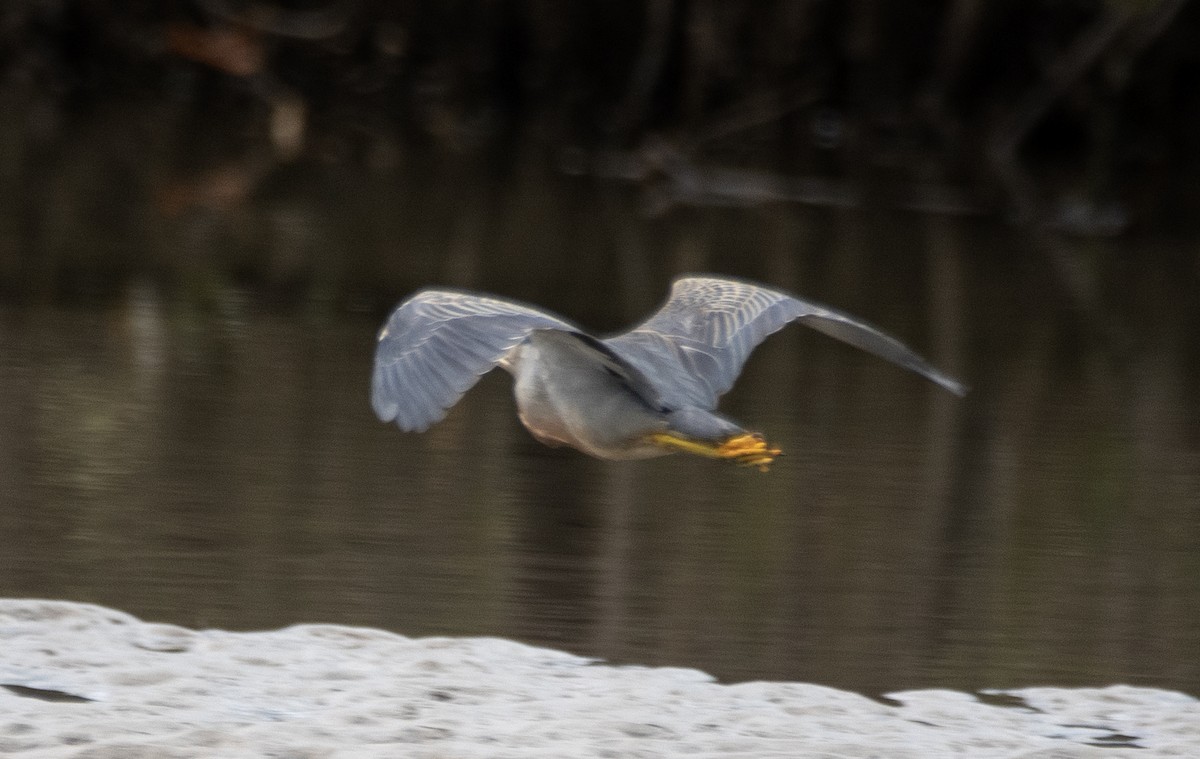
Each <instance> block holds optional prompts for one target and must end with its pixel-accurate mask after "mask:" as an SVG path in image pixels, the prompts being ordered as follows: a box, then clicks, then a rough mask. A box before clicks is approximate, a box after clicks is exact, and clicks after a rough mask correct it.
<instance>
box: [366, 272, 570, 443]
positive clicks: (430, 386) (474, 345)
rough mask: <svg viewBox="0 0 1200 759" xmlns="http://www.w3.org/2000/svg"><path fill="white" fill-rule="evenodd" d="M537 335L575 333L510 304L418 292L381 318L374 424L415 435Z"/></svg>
mask: <svg viewBox="0 0 1200 759" xmlns="http://www.w3.org/2000/svg"><path fill="white" fill-rule="evenodd" d="M538 329H564V330H571V331H575V330H576V328H575V327H574V326H573V325H571V324H568V323H567V322H565V321H563V320H562V319H560V318H558V317H557V316H554V315H553V314H549V313H546V312H545V311H541V310H538V309H536V308H533V307H532V306H527V305H524V304H522V303H517V302H514V301H508V300H501V299H499V298H487V297H483V296H479V295H473V294H471V293H466V292H456V291H453V290H423V291H421V292H419V293H417V294H416V295H413V296H412V297H411V298H409V299H408V300H406V301H404V302H403V303H401V304H400V306H399V307H398V308H397V309H396V310H395V311H394V312H393V313H392V315H391V316H390V317H389V318H388V320H387V324H385V325H384V327H383V329H381V330H380V331H379V343H378V345H377V346H376V347H375V371H374V374H373V375H372V377H371V405H372V406H373V407H374V408H375V415H376V416H378V417H379V418H380V420H382V421H385V422H389V421H393V420H394V421H395V422H396V424H397V425H398V426H399V427H400V429H402V430H405V431H406V432H422V431H424V430H426V429H429V427H430V426H432V425H433V424H434V423H435V422H437V421H439V420H441V419H442V418H443V417H445V416H446V410H447V409H449V408H450V407H451V406H453V405H454V404H455V403H457V402H458V399H459V398H461V397H462V395H463V393H465V392H467V390H469V389H470V388H471V386H472V385H474V384H475V383H476V382H478V381H479V378H480V377H481V376H483V375H484V374H486V373H487V372H488V371H490V370H491V369H492V368H493V367H495V366H496V365H498V364H499V363H500V362H501V361H502V360H503V359H504V357H505V355H507V354H508V352H509V351H510V350H512V349H513V347H514V346H516V345H518V344H520V343H521V342H522V341H524V340H525V338H527V337H528V336H529V333H530V332H533V331H534V330H538Z"/></svg>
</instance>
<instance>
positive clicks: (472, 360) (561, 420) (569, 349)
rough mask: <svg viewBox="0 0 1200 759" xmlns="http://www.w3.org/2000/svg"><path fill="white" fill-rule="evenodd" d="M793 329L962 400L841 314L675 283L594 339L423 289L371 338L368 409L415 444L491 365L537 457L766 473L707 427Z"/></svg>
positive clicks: (739, 289) (736, 434)
mask: <svg viewBox="0 0 1200 759" xmlns="http://www.w3.org/2000/svg"><path fill="white" fill-rule="evenodd" d="M793 321H796V322H800V323H801V324H804V325H805V326H808V327H812V328H813V329H815V330H817V331H819V332H824V333H825V334H827V335H830V336H832V337H835V338H837V339H839V340H842V341H844V342H846V343H849V344H850V345H853V346H856V347H858V348H862V349H863V350H865V351H868V352H870V353H873V354H875V355H876V356H879V357H880V358H884V359H887V360H888V361H891V362H892V363H894V364H897V365H899V366H902V367H904V368H905V369H909V370H911V371H913V372H916V373H917V374H920V375H921V376H923V377H925V378H926V379H928V380H930V381H932V382H934V383H936V384H937V385H940V386H941V387H943V388H945V389H946V390H949V391H950V392H952V393H954V394H956V395H963V394H964V393H965V389H964V387H963V386H962V385H961V384H960V383H959V382H958V381H956V380H954V379H952V378H950V377H948V376H946V375H945V374H942V373H941V372H939V371H938V370H937V369H934V368H933V367H932V366H930V365H929V363H927V362H926V361H925V360H924V359H923V358H921V357H920V356H918V355H917V354H916V353H914V352H913V351H912V350H910V349H909V348H908V347H906V346H905V345H904V344H903V343H901V342H900V341H898V340H896V339H895V338H892V337H889V336H888V335H885V334H884V333H882V332H880V331H879V330H877V329H875V328H874V327H872V326H870V325H869V324H866V323H864V322H862V321H860V320H858V319H856V318H854V317H852V316H850V315H848V314H845V313H842V312H840V311H837V310H835V309H833V308H830V307H828V306H823V305H820V304H817V303H813V302H811V301H806V300H802V299H800V298H796V297H794V296H791V295H788V294H787V293H784V292H781V291H779V290H774V289H771V288H768V287H763V286H761V285H756V284H752V283H749V282H742V281H739V280H734V279H727V278H722V277H712V276H684V277H680V278H678V279H676V280H675V282H674V284H673V285H672V287H671V295H670V297H669V298H668V299H667V302H666V303H665V304H663V306H662V307H661V308H659V310H658V311H657V312H655V313H654V314H653V315H651V316H650V318H648V319H647V320H646V321H644V322H642V323H641V324H639V325H637V326H636V327H634V328H633V329H631V330H629V331H628V332H625V333H623V334H619V335H615V336H613V337H609V338H604V339H600V338H597V337H593V336H592V335H590V334H588V333H587V332H585V331H584V330H582V329H581V328H579V327H578V326H576V325H574V324H572V323H570V322H568V321H566V320H564V319H562V318H561V317H559V316H556V315H555V314H552V313H549V312H547V311H545V310H543V309H540V308H537V307H534V306H530V305H526V304H524V303H519V302H516V301H512V300H507V299H503V298H498V297H493V296H490V295H482V294H477V293H471V292H462V291H456V290H442V289H426V290H421V291H419V292H417V293H416V294H414V295H413V296H412V297H410V298H408V299H407V300H405V301H403V302H402V303H401V304H400V305H399V306H398V307H397V308H396V310H395V311H394V312H393V313H392V315H391V316H390V317H389V318H388V320H387V323H386V324H385V325H384V327H383V329H381V330H380V331H379V340H378V344H377V345H376V348H375V369H374V373H373V376H372V378H371V404H372V406H373V407H374V409H375V414H376V415H377V416H378V417H379V418H380V420H381V421H385V422H395V423H396V425H397V426H399V427H400V429H402V430H404V431H406V432H423V431H424V430H427V429H428V428H429V427H430V426H432V425H433V424H435V423H436V422H438V421H440V420H441V419H442V418H444V417H445V416H446V412H447V411H448V410H449V409H450V407H451V406H453V405H454V404H455V403H457V402H458V399H459V398H461V397H462V395H463V393H465V392H466V391H467V390H469V389H470V388H471V386H472V385H474V384H475V383H476V382H477V381H478V380H479V378H480V377H481V376H483V375H484V374H485V373H487V372H488V371H490V370H491V369H493V368H495V367H496V366H499V367H501V368H503V369H506V370H507V371H508V372H509V373H510V374H511V375H512V376H513V380H514V385H513V391H514V395H515V396H516V403H517V414H518V416H519V417H520V419H521V423H522V424H524V425H525V427H526V428H527V429H528V430H529V432H530V433H532V434H533V436H534V437H535V438H537V439H538V440H539V441H541V442H542V443H545V444H547V445H551V446H570V447H572V448H576V449H578V450H580V451H583V452H584V453H587V454H590V455H592V456H596V457H598V458H602V459H615V460H620V459H641V458H650V457H653V456H662V455H665V454H668V453H674V452H684V453H691V454H696V455H700V456H707V457H710V458H716V459H723V460H727V461H731V462H733V463H736V464H740V465H743V466H752V467H757V468H758V469H760V470H762V471H766V470H767V468H768V466H769V465H770V464H771V462H772V461H774V460H775V457H776V456H778V455H779V454H780V451H779V449H778V448H772V447H771V446H770V445H768V444H767V442H766V441H765V440H764V438H763V436H762V435H761V434H759V433H757V432H751V431H748V430H746V429H745V428H743V427H742V426H741V425H739V424H737V423H735V422H733V421H732V420H730V419H728V418H726V417H724V416H722V415H720V414H718V413H717V412H716V408H717V399H718V398H720V397H721V395H723V394H724V393H725V392H727V391H728V390H729V389H730V388H731V387H733V383H734V381H735V380H736V379H737V377H738V374H740V373H741V371H742V366H743V365H744V364H745V363H746V359H747V358H748V357H749V356H750V352H751V351H753V350H754V348H755V347H757V346H758V345H759V343H761V342H762V341H763V340H765V339H766V338H767V337H768V336H769V335H771V334H772V333H774V332H776V331H778V330H780V329H782V328H783V327H784V326H786V325H787V324H789V323H791V322H793Z"/></svg>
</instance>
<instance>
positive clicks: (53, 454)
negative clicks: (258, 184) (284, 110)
mask: <svg viewBox="0 0 1200 759" xmlns="http://www.w3.org/2000/svg"><path fill="white" fill-rule="evenodd" d="M938 255H939V254H938V253H937V251H936V250H934V252H933V253H931V256H934V257H935V258H936V256H938ZM941 255H943V256H948V257H949V261H943V264H945V265H944V266H941V267H939V266H932V267H931V272H932V273H931V274H930V277H931V278H932V279H934V280H937V279H938V277H941V278H943V279H942V280H941V281H934V282H933V283H932V284H929V285H928V288H929V289H928V292H930V293H933V298H931V299H930V300H931V301H936V300H937V299H938V298H940V299H942V302H931V303H930V304H929V305H928V306H914V305H913V303H912V300H911V298H910V297H908V296H907V295H905V294H897V293H895V292H893V288H892V285H893V284H895V282H894V281H893V280H889V279H888V278H887V277H879V276H870V277H861V278H860V277H857V276H854V277H850V276H847V278H846V280H845V281H846V282H851V283H858V282H874V283H875V286H874V287H873V288H872V289H871V290H870V291H867V292H864V290H862V289H861V287H862V286H861V285H852V286H850V287H849V288H848V289H845V290H843V291H842V296H843V297H839V298H835V299H834V300H836V301H837V302H839V303H841V304H843V305H845V306H847V307H849V308H855V306H856V305H859V304H861V303H862V302H870V300H871V298H877V299H878V300H877V301H875V306H874V310H873V312H869V316H870V317H871V318H872V319H874V320H876V321H878V322H880V323H883V324H885V325H886V326H887V327H889V328H890V329H893V330H894V331H896V332H897V334H900V335H901V336H903V337H905V338H910V339H911V337H912V336H914V335H920V334H921V332H922V330H921V329H919V328H916V327H914V325H912V324H909V323H907V322H906V321H905V316H904V315H905V314H907V318H908V319H919V318H921V316H920V315H921V314H922V313H924V312H925V311H924V309H925V308H928V309H930V310H931V311H933V312H940V313H945V312H946V311H947V310H950V311H954V312H957V313H960V314H966V316H965V317H964V318H962V319H961V320H958V321H954V322H946V321H942V322H937V320H932V319H931V320H930V321H931V324H932V326H931V327H929V328H928V331H927V332H928V335H929V337H928V339H926V340H920V339H917V340H914V343H915V344H918V345H920V346H921V347H922V348H925V349H927V352H928V353H929V354H930V355H931V356H933V357H934V358H935V359H937V360H938V361H939V362H940V363H942V364H943V365H948V366H949V368H951V369H953V370H955V371H959V372H961V373H962V374H963V375H964V376H966V377H967V378H968V379H969V380H970V382H971V383H972V384H973V385H974V392H973V393H972V394H971V395H969V396H968V397H967V398H966V399H965V400H963V401H958V400H956V399H954V398H953V397H950V396H949V395H947V394H944V393H940V392H938V391H937V390H936V388H932V387H928V386H927V383H925V382H923V381H921V380H920V379H919V378H917V377H913V376H909V375H907V374H905V373H903V372H901V371H900V370H897V369H895V368H893V367H890V366H888V365H886V364H885V363H884V362H881V361H878V360H875V359H872V358H870V357H868V356H865V355H861V354H858V353H857V352H854V351H852V350H849V349H847V348H845V347H843V346H840V345H837V344H834V343H833V341H829V340H827V339H825V338H821V337H820V336H816V335H810V334H807V333H805V332H804V331H803V330H800V329H793V330H792V331H789V332H787V333H784V334H781V335H780V336H778V337H777V338H776V339H775V340H773V341H771V342H769V343H768V344H767V345H766V346H764V348H763V349H762V350H761V351H760V352H759V353H758V354H756V355H755V357H754V358H753V359H752V360H751V362H750V363H749V365H748V366H747V371H746V373H745V374H744V375H743V378H742V381H741V382H740V383H739V385H738V387H737V389H736V390H735V392H734V393H732V394H731V395H730V396H729V397H728V399H727V400H728V402H727V404H726V405H725V410H726V411H728V412H729V413H730V414H731V415H733V416H734V417H736V418H739V419H741V420H743V421H745V422H746V423H748V424H750V425H752V426H753V427H755V428H759V429H762V430H764V431H766V432H767V433H768V434H769V436H770V438H771V439H772V440H777V441H778V442H779V443H780V444H781V445H782V446H783V447H784V449H785V451H786V453H788V454H789V456H788V458H785V459H783V460H781V461H780V462H778V464H777V465H776V466H775V467H774V468H773V470H772V472H771V473H770V474H769V475H760V474H758V473H757V472H751V471H743V470H739V469H734V468H731V467H722V466H715V465H714V464H713V463H712V462H708V461H701V460H692V459H684V458H670V459H663V460H655V461H648V462H636V463H630V464H611V463H605V462H599V461H594V460H591V459H588V458H585V457H582V456H581V455H579V454H577V453H574V452H571V451H556V450H551V449H547V448H545V447H543V446H540V445H538V444H537V443H535V442H533V441H532V440H531V439H530V438H529V437H528V435H527V434H526V433H525V432H524V430H523V429H522V428H521V427H520V426H519V424H518V422H517V421H516V419H515V417H514V414H513V406H512V401H511V398H510V397H509V393H510V390H509V386H508V381H507V377H505V376H503V375H502V374H499V373H497V374H496V375H495V376H489V377H487V378H485V380H484V381H483V382H482V383H481V385H480V386H479V387H477V388H476V390H474V391H473V392H472V393H470V394H469V395H468V396H467V397H466V398H465V400H464V401H463V403H462V404H461V405H460V406H458V407H456V408H455V409H454V410H453V412H452V413H451V415H450V417H449V418H448V419H447V420H446V421H445V422H444V423H443V424H441V425H439V426H437V427H435V428H434V429H433V430H431V431H430V432H429V433H427V434H425V435H421V436H409V435H403V434H401V433H399V432H397V431H396V430H394V429H391V428H389V427H386V426H384V425H381V424H379V423H378V422H376V420H375V419H374V417H373V416H372V415H371V413H370V408H369V404H368V403H367V398H366V393H367V378H368V373H369V369H370V359H371V351H372V347H373V346H372V340H371V337H372V334H373V331H374V328H375V326H376V324H375V319H374V318H370V319H368V318H365V317H364V318H362V319H350V318H347V319H344V320H334V321H326V322H320V323H306V322H304V321H303V320H302V319H299V318H291V317H283V316H275V315H259V314H254V313H252V312H250V311H248V310H246V309H244V308H235V309H233V310H232V311H231V312H230V313H227V314H225V315H223V316H220V317H214V318H198V317H195V316H192V315H189V313H188V312H176V311H173V310H171V309H168V308H165V307H162V306H160V305H158V304H156V303H155V302H154V300H153V298H152V297H151V296H149V295H146V294H145V293H142V294H140V295H139V294H135V296H134V297H131V298H130V299H129V300H128V302H127V303H126V304H125V305H124V306H122V307H120V308H116V309H110V310H104V311H87V310H76V311H71V310H55V309H41V310H26V311H19V312H7V313H5V314H4V315H3V318H2V319H0V330H2V332H0V337H2V341H3V342H2V344H3V351H2V352H0V390H2V391H3V393H4V395H5V397H6V398H7V399H8V403H6V404H4V407H3V409H2V410H0V471H3V472H4V481H3V485H2V491H0V497H2V498H3V504H4V507H3V508H2V509H0V534H2V535H3V542H4V544H5V545H6V550H5V551H4V552H3V553H2V554H0V595H5V596H47V597H54V598H67V599H73V600H84V601H93V602H97V603H102V604H105V605H109V606H115V607H119V608H122V609H126V610H128V611H131V612H133V613H135V614H138V615H141V616H144V617H147V618H150V619H155V620H165V621H173V622H178V623H182V624H187V625H199V626H219V627H227V628H234V629H250V628H264V627H276V626H280V625H285V624H289V623H292V622H299V621H328V622H341V623H351V624H366V625H377V626H381V627H385V628H388V629H392V630H396V631H399V632H403V633H406V634H410V635H430V634H452V635H501V636H508V637H515V638H519V639H523V640H527V641H531V642H536V643H545V644H550V645H554V646H559V647H563V648H567V649H569V650H572V651H575V652H578V653H582V654H586V655H593V656H599V657H604V658H608V659H613V660H617V661H630V662H639V663H646V664H673V665H683V666H696V667H701V668H703V669H706V670H709V671H711V672H713V673H715V674H717V675H719V676H721V677H723V678H727V679H749V678H770V679H797V680H806V681H813V682H819V683H827V684H832V685H836V686H841V687H846V688H852V689H856V690H861V691H868V692H876V691H883V690H891V689H897V688H909V687H923V686H949V687H957V688H980V687H1007V686H1019V685H1029V684H1040V683H1053V684H1060V685H1071V684H1099V683H1107V682H1112V681H1121V682H1132V683H1140V684H1153V685H1158V686H1164V687H1176V688H1182V689H1184V690H1188V691H1190V692H1193V693H1197V692H1200V664H1198V663H1197V662H1196V659H1195V657H1194V656H1193V655H1192V654H1193V652H1194V651H1196V650H1200V627H1198V626H1197V624H1196V620H1197V619H1200V554H1198V553H1197V552H1196V551H1195V546H1196V545H1197V544H1200V513H1198V512H1197V511H1196V507H1197V501H1196V494H1197V493H1200V434H1198V430H1197V425H1196V421H1195V420H1196V415H1195V411H1196V409H1195V400H1194V399H1195V389H1196V388H1195V373H1194V372H1193V371H1191V370H1190V369H1189V367H1190V366H1191V362H1192V361H1194V357H1193V354H1192V351H1191V349H1189V348H1188V347H1187V346H1188V345H1190V341H1189V340H1188V339H1186V336H1184V335H1180V334H1178V333H1177V332H1171V331H1169V330H1168V329H1166V328H1165V327H1164V326H1163V320H1166V319H1168V318H1170V317H1172V316H1173V315H1174V314H1173V313H1172V312H1170V311H1169V309H1168V310H1165V311H1162V312H1161V313H1159V312H1156V311H1155V310H1154V309H1153V308H1151V309H1149V310H1148V311H1143V312H1136V311H1135V312H1133V313H1134V315H1135V316H1137V314H1138V313H1141V316H1140V317H1138V318H1139V319H1141V321H1140V322H1139V321H1136V320H1135V322H1134V326H1135V327H1136V328H1137V329H1138V331H1139V333H1142V334H1147V335H1150V336H1151V337H1150V338H1148V339H1149V340H1151V341H1152V343H1153V344H1152V345H1151V346H1148V347H1145V348H1144V349H1142V350H1140V351H1138V352H1137V353H1135V354H1133V355H1132V356H1131V357H1130V358H1129V361H1128V363H1127V364H1114V363H1113V362H1112V361H1111V360H1110V358H1109V357H1108V356H1106V355H1105V354H1104V352H1103V350H1102V349H1101V347H1099V346H1098V345H1097V346H1096V347H1089V346H1091V345H1092V344H1091V343H1082V346H1083V347H1079V346H1080V345H1081V343H1079V342H1078V341H1070V340H1064V338H1063V334H1064V329H1065V328H1064V327H1063V326H1062V325H1063V324H1064V323H1068V322H1069V321H1070V318H1071V317H1070V316H1069V315H1064V314H1054V313H1048V312H1042V311H1038V310H1037V309H1033V310H1032V311H1031V309H1030V306H1029V303H1030V301H1031V300H1033V299H1032V298H1031V296H1030V295H1029V294H1028V291H1027V290H1023V289H1022V288H1020V287H1017V288H1013V287H1010V286H1008V285H1005V286H998V285H995V284H992V283H994V282H997V281H999V280H997V279H996V278H993V277H991V276H989V272H988V267H989V266H991V267H996V266H1005V265H1006V264H1004V263H1003V262H997V261H996V260H993V261H992V262H991V263H982V264H979V263H977V264H972V265H971V266H970V267H968V266H967V264H966V263H964V259H962V258H961V257H956V256H953V255H951V254H949V253H944V252H943V254H941ZM861 265H862V267H865V268H872V267H878V266H881V265H882V266H884V267H887V266H890V265H892V264H887V263H884V264H880V263H879V262H878V261H876V260H874V259H868V260H865V261H862V262H861ZM955 267H958V268H955ZM860 273H861V272H860ZM946 278H948V280H947V279H946ZM1005 281H1006V282H1010V281H1017V282H1022V280H1021V279H1020V278H1019V277H1018V278H1016V279H1015V280H1005ZM1024 283H1025V284H1028V280H1024ZM1035 286H1036V285H1030V287H1035ZM856 293H857V294H858V298H857V300H858V301H859V302H858V303H855V302H853V301H855V300H856V297H855V294H856ZM864 294H865V296H866V298H865V300H864V299H863V295H864ZM826 297H827V296H826ZM544 300H548V299H544ZM918 300H920V299H918ZM966 304H970V307H969V308H968V307H966ZM590 308H592V309H603V308H604V307H603V305H596V304H593V305H592V306H590ZM609 308H610V310H611V311H612V312H611V313H608V315H607V316H606V317H605V318H607V319H609V320H610V321H611V323H614V324H616V323H620V321H621V318H622V314H623V312H624V306H622V305H621V304H610V306H609ZM1031 314H1032V316H1031ZM1156 314H1157V315H1156ZM1034 317H1036V318H1034Z"/></svg>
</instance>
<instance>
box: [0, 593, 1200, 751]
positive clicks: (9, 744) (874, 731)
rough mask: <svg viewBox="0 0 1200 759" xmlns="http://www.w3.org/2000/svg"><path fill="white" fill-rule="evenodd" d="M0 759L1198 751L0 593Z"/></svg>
mask: <svg viewBox="0 0 1200 759" xmlns="http://www.w3.org/2000/svg"><path fill="white" fill-rule="evenodd" d="M0 684H2V685H3V686H4V687H3V688H0V753H3V754H12V755H14V756H20V757H25V758H27V759H35V758H36V759H43V758H46V759H49V758H50V757H77V758H78V759H117V758H118V757H120V758H121V759H129V758H130V757H170V758H172V759H183V758H184V757H208V756H221V757H242V756H245V757H249V756H273V757H285V756H286V757H292V758H295V759H301V758H305V759H318V758H324V757H385V756H401V755H402V756H406V757H429V758H430V759H432V758H433V757H457V758H459V759H464V758H470V757H513V758H514V759H516V758H517V757H521V758H522V759H524V758H525V757H539V756H545V757H551V756H555V757H558V756H572V757H643V756H645V757H650V756H654V757H658V756H667V757H669V756H688V757H691V758H692V759H696V758H697V757H724V758H728V757H746V758H747V759H748V758H749V757H755V758H756V759H759V758H761V757H773V756H778V757H784V756H808V757H818V756H820V757H870V756H886V757H889V758H891V759H895V758H897V757H913V758H914V759H916V757H935V756H938V757H940V756H947V757H950V756H964V757H965V756H970V757H1006V758H1008V757H1024V758H1028V759H1032V757H1056V758H1063V757H1104V758H1105V759H1114V758H1115V757H1125V756H1128V757H1138V759H1145V758H1146V757H1159V756H1163V757H1166V756H1200V701H1197V700H1196V699H1195V698H1192V697H1191V696H1188V695H1185V694H1181V693H1177V692H1174V691H1164V690H1156V689H1150V688H1133V687H1127V686H1120V685H1116V686H1112V687H1107V688H1101V689H1075V688H1071V689H1065V688H1029V689H1023V690H1017V691H1006V692H1004V693H1003V694H999V693H998V694H989V695H983V696H976V695H972V694H967V693H959V692H954V691H943V690H926V691H910V692H905V693H895V694H891V695H890V696H889V697H888V698H887V699H885V702H880V701H876V700H873V699H870V698H866V697H864V696H861V695H858V694H855V693H850V692H846V691H840V690H835V689H831V688H826V687H821V686H817V685H809V684H804V683H768V682H755V683H740V684H733V685H725V684H720V683H717V682H715V681H714V680H713V679H712V678H711V677H709V676H708V675H706V674H704V673H702V672H699V671H696V670H687V669H675V668H641V667H614V666H608V665H605V664H602V663H598V662H594V661H590V660H588V659H584V658H580V657H577V656H574V655H571V654H567V653H562V652H558V651H553V650H549V649H543V648H535V647H532V646H527V645H524V644H520V643H516V642H512V641H508V640H501V639H494V638H424V639H410V638H405V637H403V636H400V635H396V634H393V633H390V632H385V631H382V630H375V629H369V628H355V627H344V626H335V625H297V626H293V627H288V628H284V629H281V630H273V631H267V632H241V633H238V632H226V631H221V630H203V631H195V630H189V629H185V628H182V627H176V626H172V625H162V624H155V623H151V622H143V621H141V620H138V619H137V618H135V617H133V616H130V615H128V614H125V613H123V612H120V611H116V610H112V609H106V608H103V607H98V606H91V605H87V604H78V603H71V602H63V601H42V600H24V599H8V600H3V599H0Z"/></svg>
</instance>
